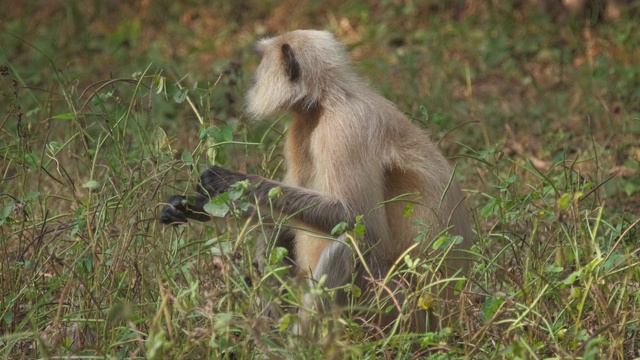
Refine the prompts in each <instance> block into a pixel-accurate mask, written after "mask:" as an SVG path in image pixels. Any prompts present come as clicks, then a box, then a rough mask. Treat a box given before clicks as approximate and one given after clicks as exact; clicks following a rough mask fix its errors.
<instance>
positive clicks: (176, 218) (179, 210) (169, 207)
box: [160, 195, 188, 225]
mask: <svg viewBox="0 0 640 360" xmlns="http://www.w3.org/2000/svg"><path fill="white" fill-rule="evenodd" d="M186 203H187V198H186V197H184V196H180V195H173V196H171V197H170V198H169V199H167V203H166V204H165V205H164V207H162V211H161V212H160V222H161V223H163V224H165V225H177V224H185V223H186V222H187V213H188V210H187V205H186Z"/></svg>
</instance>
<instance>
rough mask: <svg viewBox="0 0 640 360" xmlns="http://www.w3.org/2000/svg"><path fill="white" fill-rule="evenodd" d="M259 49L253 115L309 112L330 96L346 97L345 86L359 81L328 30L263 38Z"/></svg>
mask: <svg viewBox="0 0 640 360" xmlns="http://www.w3.org/2000/svg"><path fill="white" fill-rule="evenodd" d="M256 49H257V51H258V53H259V54H260V56H261V57H262V60H261V61H260V65H258V68H257V69H256V73H255V76H254V79H253V86H252V87H251V89H250V90H249V92H248V94H247V103H248V104H247V110H248V111H249V113H250V114H251V115H253V116H254V117H264V116H269V115H272V114H273V113H275V112H278V111H284V110H293V111H300V112H307V111H310V110H312V109H313V108H314V107H316V106H318V105H323V104H324V102H325V101H326V100H327V97H328V96H333V97H335V96H339V97H342V96H346V95H347V94H348V90H347V89H346V87H347V86H348V85H351V84H353V83H355V82H358V80H357V79H356V77H355V76H354V73H353V71H351V70H350V68H349V61H348V56H347V53H346V51H345V49H344V47H343V46H342V44H341V43H340V42H339V41H338V40H336V38H335V37H334V36H333V35H332V34H331V33H329V32H326V31H316V30H297V31H292V32H289V33H286V34H283V35H280V36H278V37H274V38H268V39H263V40H260V41H259V42H258V44H257V46H256Z"/></svg>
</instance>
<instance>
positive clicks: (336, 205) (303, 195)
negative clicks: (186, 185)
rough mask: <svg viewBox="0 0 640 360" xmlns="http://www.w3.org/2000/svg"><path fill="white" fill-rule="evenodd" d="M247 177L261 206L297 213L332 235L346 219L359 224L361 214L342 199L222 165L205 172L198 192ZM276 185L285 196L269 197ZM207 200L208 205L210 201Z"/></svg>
mask: <svg viewBox="0 0 640 360" xmlns="http://www.w3.org/2000/svg"><path fill="white" fill-rule="evenodd" d="M243 180H249V182H250V183H251V185H253V186H252V189H251V190H250V193H249V197H250V198H252V199H253V198H255V199H256V201H257V203H258V205H260V206H263V207H265V208H267V207H269V206H272V207H273V209H274V210H275V211H277V212H280V213H282V214H286V215H290V216H293V217H294V219H295V220H297V221H300V222H301V223H304V224H305V225H307V226H309V227H312V228H314V229H315V230H318V231H321V232H324V233H327V234H328V233H330V232H331V230H332V229H333V228H334V227H335V226H336V225H337V224H338V223H340V222H342V221H345V222H347V223H348V224H349V225H353V224H355V220H356V215H357V214H355V213H354V212H353V211H351V210H350V209H348V208H347V207H346V206H345V205H344V204H343V203H342V202H340V201H339V200H338V199H333V198H331V197H329V196H327V195H324V194H322V193H319V192H316V191H313V190H309V189H304V188H300V187H296V186H290V185H285V184H283V183H280V182H277V181H274V180H269V179H266V178H264V177H262V176H258V175H247V174H243V173H240V172H236V171H231V170H227V169H224V168H221V167H218V166H212V167H211V168H209V169H207V170H206V171H205V172H204V173H203V174H202V176H201V177H200V183H199V184H198V192H200V193H202V194H206V195H207V196H208V197H214V196H216V195H218V194H220V193H223V192H225V191H227V190H228V189H229V187H230V186H231V185H233V184H235V183H236V182H238V181H243ZM276 187H280V188H281V189H282V196H281V197H280V198H274V199H272V198H270V197H269V192H270V191H271V190H272V189H274V188H276ZM204 203H205V204H206V201H205V202H204ZM203 205H204V204H203Z"/></svg>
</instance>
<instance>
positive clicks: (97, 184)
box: [82, 180, 100, 190]
mask: <svg viewBox="0 0 640 360" xmlns="http://www.w3.org/2000/svg"><path fill="white" fill-rule="evenodd" d="M82 187H83V188H87V189H90V190H96V189H99V188H100V182H98V181H95V180H89V181H87V182H86V183H84V184H82Z"/></svg>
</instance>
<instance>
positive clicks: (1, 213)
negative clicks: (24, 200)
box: [0, 201, 15, 225]
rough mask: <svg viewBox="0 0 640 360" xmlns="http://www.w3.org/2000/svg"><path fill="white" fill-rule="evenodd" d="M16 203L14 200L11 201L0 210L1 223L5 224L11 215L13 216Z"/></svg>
mask: <svg viewBox="0 0 640 360" xmlns="http://www.w3.org/2000/svg"><path fill="white" fill-rule="evenodd" d="M14 204H15V203H14V202H13V201H9V203H8V204H7V205H5V207H3V208H2V210H0V225H2V224H4V223H5V221H6V220H7V219H8V218H9V216H11V214H12V213H13V206H14Z"/></svg>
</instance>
